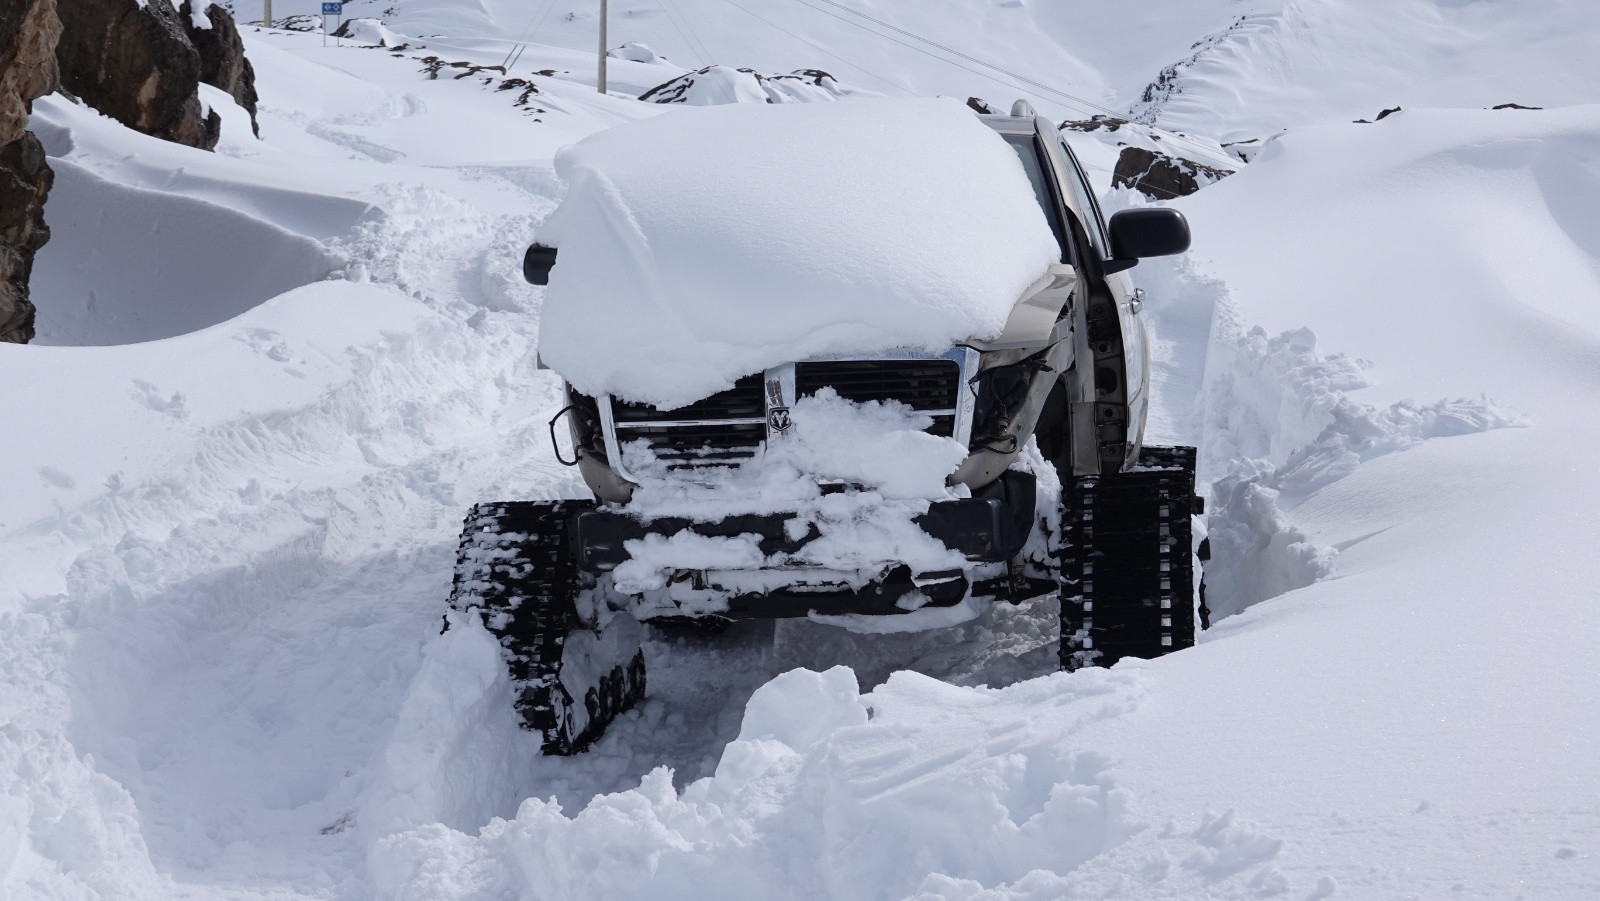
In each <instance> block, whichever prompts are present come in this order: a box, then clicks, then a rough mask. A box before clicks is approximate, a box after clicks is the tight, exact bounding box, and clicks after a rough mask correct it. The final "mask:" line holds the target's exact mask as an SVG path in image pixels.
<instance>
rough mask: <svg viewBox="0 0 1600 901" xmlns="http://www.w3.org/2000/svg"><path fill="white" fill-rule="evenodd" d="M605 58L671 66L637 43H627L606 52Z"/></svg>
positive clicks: (659, 56)
mask: <svg viewBox="0 0 1600 901" xmlns="http://www.w3.org/2000/svg"><path fill="white" fill-rule="evenodd" d="M606 56H609V57H611V58H612V59H625V60H628V61H630V62H635V63H661V64H665V65H671V63H668V62H667V58H666V57H664V56H662V55H661V54H659V53H657V52H655V51H654V50H651V49H650V48H649V47H648V46H647V45H645V44H641V43H639V42H638V41H629V42H628V43H626V44H623V45H622V46H621V47H616V48H614V49H611V50H607V51H606Z"/></svg>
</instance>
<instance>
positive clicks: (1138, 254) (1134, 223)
mask: <svg viewBox="0 0 1600 901" xmlns="http://www.w3.org/2000/svg"><path fill="white" fill-rule="evenodd" d="M1188 249H1189V220H1187V219H1185V218H1183V214H1182V213H1180V212H1178V211H1177V210H1174V209H1169V208H1167V207H1152V208H1150V209H1143V210H1123V211H1122V212H1120V213H1117V214H1116V215H1114V216H1112V217H1111V259H1109V260H1106V264H1105V272H1106V274H1107V275H1110V274H1111V273H1113V272H1121V271H1123V270H1124V269H1132V268H1133V267H1134V266H1137V265H1138V264H1139V261H1140V260H1142V259H1145V258H1146V257H1168V256H1172V255H1173V254H1175V253H1183V252H1184V251H1186V250H1188Z"/></svg>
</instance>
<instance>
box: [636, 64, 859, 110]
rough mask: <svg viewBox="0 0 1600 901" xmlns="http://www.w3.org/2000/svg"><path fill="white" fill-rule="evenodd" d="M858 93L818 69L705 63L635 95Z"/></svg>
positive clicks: (800, 98)
mask: <svg viewBox="0 0 1600 901" xmlns="http://www.w3.org/2000/svg"><path fill="white" fill-rule="evenodd" d="M612 52H613V53H615V52H616V51H612ZM629 58H630V59H632V58H633V57H629ZM641 61H642V62H654V60H653V59H651V60H641ZM859 94H870V92H866V91H860V90H857V89H855V88H848V87H845V86H844V85H842V84H840V83H839V80H838V79H836V78H834V77H833V76H832V75H829V74H828V73H827V72H823V71H822V70H820V69H796V70H795V71H793V72H790V73H789V74H788V75H763V74H761V73H760V72H757V71H756V70H754V69H735V68H733V67H731V66H707V67H705V68H704V69H700V70H697V71H694V72H687V73H684V74H683V75H680V76H678V77H677V78H674V79H672V80H671V81H669V82H666V83H665V84H659V85H656V86H655V87H653V88H651V89H650V90H648V91H645V92H644V93H643V94H640V95H639V99H640V100H648V101H650V102H651V103H683V104H688V105H689V106H717V105H719V104H723V103H816V102H819V101H821V102H826V101H832V100H843V99H844V98H846V97H849V96H852V95H859Z"/></svg>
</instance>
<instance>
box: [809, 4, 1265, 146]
mask: <svg viewBox="0 0 1600 901" xmlns="http://www.w3.org/2000/svg"><path fill="white" fill-rule="evenodd" d="M795 2H796V3H798V4H800V5H801V6H804V7H806V8H807V9H810V10H812V11H813V12H819V13H822V14H823V15H827V16H832V17H833V18H835V19H838V20H839V21H841V22H844V23H845V24H847V25H853V26H855V27H857V28H860V29H861V30H863V31H866V32H868V33H869V34H873V35H876V36H878V37H880V38H884V39H885V40H890V41H894V42H895V43H896V44H899V45H900V46H902V47H905V48H907V49H909V50H915V51H916V52H918V53H921V54H923V55H925V56H930V57H933V58H934V59H937V60H939V61H940V62H943V63H945V64H947V65H951V66H955V67H956V68H958V69H961V70H963V71H965V72H970V73H972V74H973V75H977V76H979V77H980V78H987V79H989V80H990V81H994V82H996V83H998V84H1006V82H1004V81H1001V80H1000V79H998V78H995V77H994V76H992V75H988V74H986V73H983V72H979V71H977V70H975V69H971V68H968V67H966V66H963V65H961V64H960V63H956V62H953V61H951V60H948V59H945V58H943V57H941V56H939V55H937V54H934V53H930V52H928V51H927V50H925V49H923V48H921V47H917V46H914V45H912V44H908V43H906V42H905V41H902V40H899V39H897V38H895V37H893V36H891V35H887V34H883V33H882V32H879V31H875V30H874V29H872V28H869V27H867V26H866V25H863V24H862V23H860V22H856V21H853V20H851V19H847V18H845V17H844V16H842V15H839V14H838V13H835V12H832V11H830V10H827V9H821V8H818V7H816V6H813V5H812V3H813V2H815V3H823V4H826V5H827V6H830V7H834V8H836V9H840V10H843V11H844V12H847V13H849V14H850V15H852V16H855V17H857V18H859V19H864V20H866V21H868V22H871V23H873V24H874V25H877V26H879V27H881V28H885V29H888V30H889V31H893V32H895V33H897V34H901V35H904V36H906V37H908V38H910V39H912V40H914V41H919V42H921V43H923V44H926V45H928V46H930V47H935V48H938V49H939V50H941V51H943V52H945V53H948V54H950V55H952V56H955V57H958V58H960V59H964V60H967V61H968V62H971V63H973V64H975V65H979V66H982V67H984V68H986V69H991V70H993V71H995V72H999V73H1001V74H1003V75H1006V76H1008V77H1010V78H1011V79H1013V81H1015V82H1021V83H1022V84H1026V85H1030V86H1032V87H1034V88H1037V89H1038V90H1040V91H1044V92H1045V94H1046V95H1054V96H1053V97H1051V96H1044V95H1041V94H1038V93H1035V92H1034V91H1029V90H1027V89H1025V88H1022V87H1019V86H1018V85H1017V84H1006V86H1007V87H1010V88H1012V89H1014V90H1018V91H1021V92H1022V93H1024V94H1030V95H1032V96H1033V97H1035V98H1038V99H1041V100H1051V101H1053V102H1056V103H1060V102H1062V101H1063V100H1065V101H1066V102H1067V103H1069V104H1073V105H1077V106H1079V107H1085V108H1088V109H1091V110H1097V111H1099V112H1101V113H1104V114H1107V115H1111V116H1116V117H1118V118H1123V115H1122V114H1121V113H1119V112H1117V111H1116V110H1113V109H1111V108H1110V107H1106V106H1101V105H1100V104H1098V103H1095V102H1094V101H1092V100H1087V99H1085V98H1083V97H1079V96H1077V95H1075V94H1071V93H1068V92H1066V91H1063V90H1061V89H1059V88H1055V87H1051V86H1050V85H1047V84H1045V83H1043V82H1040V81H1035V80H1034V79H1031V78H1028V77H1027V76H1024V75H1021V74H1019V73H1017V72H1013V71H1012V70H1010V69H1007V68H1005V67H1003V66H998V65H995V64H994V63H991V62H987V61H985V60H982V59H979V58H977V57H975V56H971V55H969V54H966V53H963V52H961V51H960V50H957V49H955V48H954V47H950V46H947V45H945V44H941V43H939V42H938V41H934V40H931V39H929V38H925V37H923V36H921V35H919V34H917V33H915V32H912V31H909V30H907V29H904V28H901V27H899V26H897V25H894V24H892V23H889V22H885V21H884V20H882V19H879V18H877V17H875V16H871V15H868V14H867V13H864V12H861V11H860V10H856V9H852V8H850V7H848V6H845V5H844V4H842V3H839V2H836V0H795ZM1129 124H1130V125H1131V126H1135V127H1140V128H1145V129H1147V130H1149V131H1151V132H1153V133H1156V134H1162V135H1165V136H1166V137H1167V138H1168V139H1170V140H1172V141H1174V142H1177V143H1182V144H1186V145H1188V146H1190V147H1192V148H1194V149H1195V150H1196V151H1198V152H1200V153H1203V154H1206V155H1209V156H1211V157H1212V160H1213V161H1218V162H1220V161H1221V160H1222V159H1223V157H1222V156H1221V155H1219V152H1218V151H1216V150H1213V149H1211V148H1210V147H1207V146H1206V145H1204V144H1201V143H1200V142H1198V141H1195V140H1193V139H1191V138H1189V137H1187V136H1185V135H1180V134H1177V133H1175V132H1169V131H1166V130H1165V129H1161V128H1157V127H1155V126H1153V125H1143V124H1140V123H1129ZM1236 162H1237V161H1236V160H1234V159H1232V158H1231V157H1230V158H1228V159H1227V165H1230V166H1232V165H1235V164H1236Z"/></svg>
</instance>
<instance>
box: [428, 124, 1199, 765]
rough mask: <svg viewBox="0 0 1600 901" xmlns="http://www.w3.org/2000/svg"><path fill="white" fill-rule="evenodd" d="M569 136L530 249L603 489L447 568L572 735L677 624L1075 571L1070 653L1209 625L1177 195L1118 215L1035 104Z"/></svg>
mask: <svg viewBox="0 0 1600 901" xmlns="http://www.w3.org/2000/svg"><path fill="white" fill-rule="evenodd" d="M556 167H557V169H558V172H559V174H560V175H561V176H562V178H563V180H564V182H565V183H566V185H567V194H566V196H565V198H564V199H563V201H562V203H561V205H560V207H559V208H558V209H557V210H556V212H555V213H554V214H553V215H552V216H551V217H550V218H549V220H547V221H546V223H545V224H544V225H543V226H542V227H541V229H540V232H539V235H538V236H537V237H538V240H539V243H537V244H535V245H534V246H533V247H531V248H529V251H528V254H527V257H526V260H525V271H526V274H527V277H528V280H529V281H530V282H532V283H534V284H537V285H547V288H546V297H545V301H544V307H543V318H542V324H541V337H540V346H539V355H540V362H541V364H542V365H544V366H546V367H548V368H550V369H553V370H554V371H555V372H556V373H558V374H559V375H561V376H562V377H563V379H564V381H565V405H564V407H563V409H562V410H561V412H560V413H559V414H558V415H557V416H556V419H555V420H553V421H552V422H551V437H552V440H553V441H554V442H555V445H556V453H557V454H558V456H561V457H562V458H563V462H565V463H567V464H568V465H572V466H575V467H576V468H577V469H578V472H579V473H581V476H582V479H583V481H584V483H586V484H587V486H588V489H589V491H590V492H591V493H592V494H593V497H592V498H583V499H572V500H515V501H502V502H493V503H483V504H480V505H478V506H477V507H476V508H474V509H473V511H472V512H471V514H470V515H469V516H468V518H467V523H466V528H465V532H464V535H463V538H462V544H461V551H460V556H459V565H458V568H457V572H456V577H455V587H454V593H453V595H452V597H451V605H452V607H453V608H455V609H456V610H458V611H467V612H470V611H473V610H481V611H482V613H483V620H484V623H485V624H486V625H487V627H488V628H489V629H490V630H491V631H493V632H494V633H495V634H496V635H497V636H498V637H499V639H500V640H501V642H502V645H503V646H504V648H505V651H506V655H507V659H508V661H509V665H510V670H511V676H512V678H513V680H514V681H515V682H516V684H517V686H518V689H519V699H518V707H519V710H520V711H521V713H522V715H523V717H524V719H525V722H526V723H527V725H528V726H529V727H530V728H531V729H534V730H537V731H538V732H540V733H541V734H542V735H543V747H544V750H545V751H546V752H547V753H554V754H568V753H575V752H577V751H580V750H582V749H583V748H584V747H586V746H587V745H588V744H589V743H590V742H592V741H593V740H594V739H595V738H596V737H597V736H598V735H599V734H600V733H601V732H602V731H603V730H604V728H605V726H606V725H607V724H608V723H609V722H610V721H611V720H612V719H613V718H614V717H616V716H617V714H619V713H620V712H622V711H624V710H626V709H627V708H628V707H630V706H631V705H632V704H634V703H635V702H636V701H637V700H639V699H640V698H641V697H642V696H643V694H644V690H645V672H644V657H643V654H642V652H641V649H640V639H641V636H642V634H643V631H642V629H641V625H640V624H641V623H649V622H651V621H658V620H673V621H679V622H681V621H683V620H685V619H689V620H697V621H700V622H702V623H710V624H715V623H722V622H727V621H730V620H734V619H741V618H773V617H796V616H809V617H812V618H814V619H822V620H825V621H830V622H835V623H837V624H840V625H843V626H851V625H860V624H862V623H863V622H865V621H866V620H865V618H868V617H880V618H881V617H897V618H898V619H897V621H896V622H895V623H894V625H895V628H896V629H898V630H905V629H918V628H934V627H938V626H944V625H950V624H954V623H959V622H962V621H965V620H967V619H970V618H971V617H972V616H975V615H977V613H979V612H981V611H982V610H983V609H984V608H985V607H986V606H987V605H989V604H991V603H993V602H994V601H995V600H997V599H999V600H1008V601H1012V602H1017V601H1020V600H1023V599H1026V598H1031V597H1038V596H1040V595H1042V594H1046V593H1053V592H1059V593H1060V596H1061V636H1062V637H1061V662H1062V665H1063V667H1065V668H1067V669H1075V668H1077V667H1080V666H1087V665H1106V666H1109V665H1110V664H1112V663H1114V662H1115V661H1116V660H1118V659H1120V658H1122V657H1125V656H1139V657H1152V656H1156V655H1159V654H1163V653H1167V652H1169V651H1172V650H1176V649H1179V648H1182V647H1186V646H1188V645H1190V644H1192V643H1193V641H1194V630H1195V623H1194V619H1195V612H1196V611H1195V601H1194V598H1195V593H1196V592H1195V589H1196V585H1195V580H1194V559H1195V557H1194V549H1193V548H1192V547H1191V516H1192V515H1195V514H1197V513H1198V512H1199V511H1198V509H1197V506H1196V502H1195V499H1194V497H1193V493H1194V451H1193V449H1192V448H1149V447H1144V446H1143V441H1142V438H1143V431H1144V422H1145V416H1146V408H1147V403H1148V388H1149V382H1148V366H1149V361H1148V351H1147V345H1146V336H1145V329H1144V325H1143V323H1142V322H1141V320H1140V317H1139V307H1140V292H1139V291H1137V290H1136V289H1135V288H1134V287H1133V284H1132V283H1131V281H1130V280H1129V278H1128V275H1127V270H1128V269H1130V268H1132V267H1133V266H1134V265H1135V264H1136V263H1137V262H1138V261H1139V260H1140V259H1141V258H1145V257H1153V256H1159V255H1165V254H1175V253H1181V252H1183V251H1185V250H1187V249H1188V246H1189V229H1188V225H1187V223H1186V222H1185V221H1184V219H1183V217H1182V215H1181V214H1179V213H1178V212H1177V211H1175V210H1170V209H1134V210H1126V211H1123V212H1120V213H1118V214H1116V215H1115V216H1113V217H1111V221H1110V223H1109V225H1108V224H1107V223H1106V222H1105V221H1104V219H1103V218H1102V216H1101V213H1100V209H1099V206H1098V204H1097V201H1096V199H1095V195H1094V193H1093V192H1092V191H1091V190H1090V188H1089V184H1088V182H1087V180H1086V179H1085V177H1084V174H1083V170H1082V169H1081V167H1080V166H1079V164H1078V162H1077V160H1076V159H1075V158H1074V157H1073V154H1072V151H1071V150H1070V149H1069V148H1068V146H1067V145H1066V144H1065V143H1064V142H1063V141H1062V140H1061V138H1060V137H1059V136H1058V134H1057V132H1056V130H1055V129H1054V127H1053V126H1052V125H1051V124H1050V123H1049V122H1047V121H1046V120H1044V119H1042V118H1038V117H1035V116H1034V115H1033V112H1032V110H1031V109H1029V108H1028V107H1027V105H1026V104H1024V103H1019V104H1018V105H1017V106H1016V107H1015V108H1014V109H1013V110H1012V114H1011V115H1009V116H996V115H982V116H975V115H973V114H972V113H971V112H970V111H968V110H966V109H965V108H963V107H961V106H959V105H958V104H955V103H952V102H949V101H854V102H849V103H837V104H814V105H798V106H784V107H778V106H764V107H745V106H739V107H721V108H710V109H702V110H684V111H674V112H673V113H671V114H668V115H662V116H658V117H655V118H653V119H650V120H646V121H642V122H638V123H633V124H630V125H627V126H622V127H619V128H616V129H612V130H610V131H607V132H603V133H601V134H599V135H596V136H594V137H592V138H589V139H587V140H585V141H583V142H580V143H579V144H576V145H574V146H572V147H569V148H567V149H566V150H564V151H563V152H562V153H561V154H560V155H559V156H558V157H557V160H556ZM558 257H559V262H558ZM561 422H564V423H565V425H566V429H565V430H566V431H567V432H568V434H569V435H570V445H571V446H570V450H568V449H563V447H562V445H563V444H564V443H565V442H562V441H560V440H558V439H557V434H556V432H557V426H558V425H559V424H560V423H561ZM1063 486H1065V487H1063ZM875 622H876V623H878V624H880V625H881V624H882V622H883V621H882V620H881V619H880V620H876V621H875Z"/></svg>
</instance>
